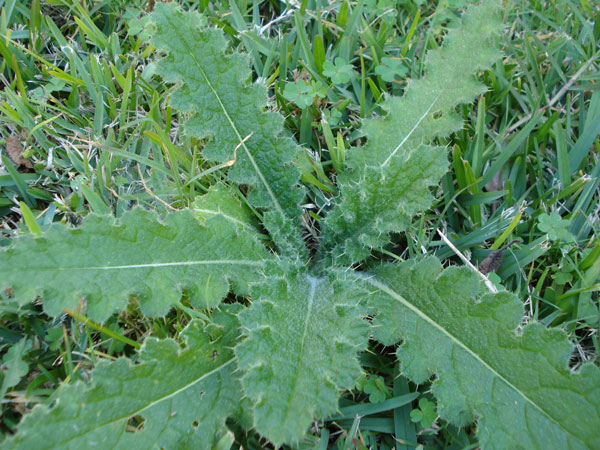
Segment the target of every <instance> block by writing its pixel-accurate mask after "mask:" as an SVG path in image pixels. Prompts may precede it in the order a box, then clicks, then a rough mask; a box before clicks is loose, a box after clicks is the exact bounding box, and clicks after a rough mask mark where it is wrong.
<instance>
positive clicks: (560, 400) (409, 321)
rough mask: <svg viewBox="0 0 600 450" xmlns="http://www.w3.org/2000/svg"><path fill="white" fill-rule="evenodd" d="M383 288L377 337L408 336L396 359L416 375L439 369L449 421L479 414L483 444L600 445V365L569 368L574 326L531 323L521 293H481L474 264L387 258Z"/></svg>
mask: <svg viewBox="0 0 600 450" xmlns="http://www.w3.org/2000/svg"><path fill="white" fill-rule="evenodd" d="M371 275H372V278H369V279H368V283H369V284H371V285H372V286H373V287H375V288H376V289H377V291H376V292H375V293H374V295H373V297H372V299H371V303H370V305H371V306H372V307H373V308H374V310H375V312H376V317H375V319H374V321H373V327H374V328H373V333H374V337H375V338H376V339H377V340H379V341H380V342H382V343H383V344H384V345H394V344H396V343H397V342H399V341H402V345H401V346H400V347H399V348H398V352H397V354H398V359H399V361H400V362H401V365H402V371H403V373H404V374H405V375H407V376H408V377H409V378H410V379H412V380H413V381H414V382H415V383H423V382H425V381H427V380H428V379H429V377H431V376H432V375H435V377H436V380H435V381H434V383H433V388H432V390H433V393H434V394H435V395H436V397H437V398H438V412H439V413H440V415H441V417H442V418H443V419H446V420H449V421H450V422H452V423H455V424H456V425H459V426H464V425H466V424H468V423H470V422H472V421H473V420H477V422H478V424H477V431H478V437H479V440H480V443H481V445H482V447H483V448H540V449H545V448H565V449H577V448H581V449H583V448H598V447H600V435H598V433H597V430H598V429H600V371H599V370H598V368H597V367H596V366H594V365H593V364H592V363H586V364H584V365H583V366H582V367H580V368H579V370H577V371H573V370H571V369H570V368H569V357H570V356H571V352H572V350H573V346H572V344H571V343H570V342H569V341H568V339H567V337H566V334H565V333H564V332H563V331H562V330H559V329H547V328H545V327H544V326H543V325H541V324H540V323H535V322H533V323H529V324H527V325H525V326H524V327H523V328H522V329H521V330H519V331H516V330H517V327H518V326H519V324H520V322H521V320H522V316H523V304H522V302H520V301H519V300H518V299H517V298H516V297H515V296H514V295H513V294H509V293H507V292H501V293H498V294H489V293H485V294H481V293H480V288H481V284H480V281H479V279H478V278H477V276H476V275H475V274H473V273H472V272H470V271H469V270H468V269H466V268H457V267H451V268H448V269H446V270H442V266H441V264H440V263H439V261H438V260H437V259H435V258H428V259H425V260H422V261H420V262H416V263H415V262H405V263H402V264H385V265H382V266H381V267H379V268H377V269H376V270H374V271H373V272H372V274H371Z"/></svg>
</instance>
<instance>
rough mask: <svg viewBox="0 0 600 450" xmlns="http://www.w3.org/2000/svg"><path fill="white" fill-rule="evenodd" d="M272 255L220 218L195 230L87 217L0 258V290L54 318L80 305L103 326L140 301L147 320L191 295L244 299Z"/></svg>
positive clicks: (178, 221) (208, 303) (181, 215)
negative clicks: (232, 294)
mask: <svg viewBox="0 0 600 450" xmlns="http://www.w3.org/2000/svg"><path fill="white" fill-rule="evenodd" d="M269 258H270V255H269V253H268V252H267V251H266V250H265V248H264V247H263V246H262V245H261V244H260V243H259V242H258V241H257V240H256V238H255V237H254V234H253V233H250V232H247V231H244V230H241V229H239V227H237V226H235V224H232V223H231V222H229V221H227V220H226V219H224V218H223V217H221V216H216V217H214V218H212V219H209V220H207V221H206V224H205V225H201V224H200V223H199V221H198V220H197V219H196V218H195V217H194V214H193V212H191V211H189V210H186V211H176V212H172V213H170V214H167V215H166V216H165V217H164V219H163V220H162V221H160V220H159V217H158V215H157V214H155V213H152V212H149V211H145V210H143V209H140V208H138V209H134V210H132V211H129V212H127V213H125V214H124V215H123V217H122V218H121V219H120V220H118V221H115V219H114V218H111V217H108V216H97V215H94V214H90V215H89V216H87V217H86V218H85V219H84V220H83V222H82V224H81V226H80V227H79V228H71V229H69V228H67V227H64V226H62V225H59V224H56V225H53V226H52V227H51V228H50V229H49V230H48V231H47V232H46V233H45V234H44V235H43V236H42V237H40V238H34V237H31V236H24V237H20V238H17V239H15V240H14V243H13V245H12V246H11V247H9V248H8V249H6V250H3V251H0V289H2V291H5V292H6V289H8V290H9V291H12V293H13V295H14V297H15V298H16V300H17V301H18V302H19V303H20V304H24V303H28V302H31V301H33V300H35V299H36V298H37V297H38V296H40V297H41V298H42V300H43V305H44V310H45V311H46V312H47V313H48V314H50V315H52V316H58V315H60V314H62V313H63V309H64V308H71V309H76V308H78V307H79V306H80V305H79V304H80V301H81V300H82V299H83V300H84V301H85V303H86V304H87V311H88V315H89V316H90V318H92V319H95V320H104V319H106V318H107V317H108V316H109V315H110V314H112V313H113V312H115V311H121V310H123V309H124V308H125V306H126V305H127V301H128V299H129V297H130V296H132V295H135V296H138V297H139V298H140V302H141V308H142V311H143V312H144V313H145V314H148V315H150V316H159V315H163V314H165V313H166V312H167V311H168V310H169V308H171V307H172V306H173V305H174V304H176V303H177V302H178V301H179V300H180V298H181V292H182V290H183V289H186V290H188V291H189V294H190V299H191V301H192V304H193V305H194V306H196V307H199V308H213V307H215V306H217V305H218V304H219V303H220V301H221V299H222V298H223V297H224V296H225V295H226V294H227V292H228V291H229V282H228V281H227V280H228V279H230V280H232V281H233V282H234V289H235V290H236V291H237V292H239V293H241V294H244V293H246V292H247V290H246V288H245V286H247V283H248V282H249V281H252V280H254V279H255V278H256V276H257V274H258V273H259V271H260V270H261V269H262V267H263V265H264V260H266V259H269Z"/></svg>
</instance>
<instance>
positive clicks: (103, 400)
mask: <svg viewBox="0 0 600 450" xmlns="http://www.w3.org/2000/svg"><path fill="white" fill-rule="evenodd" d="M238 307H239V305H236V306H235V307H234V308H233V310H231V309H229V308H228V312H222V313H217V314H215V316H214V323H212V324H209V325H207V326H206V327H203V326H202V324H201V322H200V321H198V320H194V321H192V322H190V323H189V325H188V326H187V327H186V328H185V330H184V331H183V332H182V333H181V338H182V341H183V343H184V344H185V348H181V347H180V346H179V345H178V344H177V342H175V341H174V340H172V339H165V340H158V339H156V338H148V339H146V341H145V342H144V345H143V347H142V349H141V351H140V362H139V363H138V364H133V363H132V362H131V360H129V359H127V358H120V359H118V360H116V361H114V362H106V361H102V362H100V363H99V364H98V366H97V367H96V368H95V369H94V370H93V371H92V372H91V377H90V382H89V383H83V382H76V383H74V384H72V385H63V386H62V387H61V388H60V389H59V390H58V391H57V396H56V401H55V402H54V404H53V406H51V407H47V406H38V407H36V408H35V409H34V410H33V411H32V413H31V414H29V415H27V416H26V417H25V419H23V421H22V422H21V424H20V425H19V428H18V432H17V433H16V434H15V435H14V436H13V437H11V438H9V439H8V440H7V441H5V442H4V443H3V445H2V448H18V449H31V448H35V449H46V448H65V449H67V448H68V449H81V448H102V449H104V448H129V449H132V448H155V447H160V448H198V449H211V448H213V444H214V443H215V442H216V440H217V438H218V435H220V434H223V432H224V431H225V420H226V419H227V417H229V416H231V415H233V414H234V413H236V411H237V408H238V405H239V402H238V400H239V397H240V394H241V391H240V385H239V381H238V380H237V378H236V376H235V375H234V372H235V370H236V364H235V359H234V355H233V351H232V347H233V346H234V345H235V342H236V340H237V337H238V334H237V331H236V330H237V326H236V318H235V315H234V313H235V312H236V311H237V309H239V308H238ZM133 418H136V419H138V420H139V419H140V418H143V420H144V423H143V427H142V429H141V430H138V431H136V432H133V431H132V430H129V429H128V428H127V427H128V421H129V420H130V419H133Z"/></svg>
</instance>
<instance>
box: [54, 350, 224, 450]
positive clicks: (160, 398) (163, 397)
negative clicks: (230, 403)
mask: <svg viewBox="0 0 600 450" xmlns="http://www.w3.org/2000/svg"><path fill="white" fill-rule="evenodd" d="M234 362H235V357H232V358H231V359H229V360H228V361H226V362H225V363H223V364H221V365H220V366H218V367H215V368H214V369H213V370H211V371H209V372H206V373H204V374H202V375H201V376H200V377H198V378H196V379H194V380H192V381H191V382H189V383H188V384H186V385H184V386H182V387H181V388H179V389H176V390H175V391H173V392H171V393H170V394H167V395H164V396H162V397H159V398H158V399H156V400H154V401H152V402H150V403H148V404H147V405H146V406H144V407H143V408H139V409H138V410H136V411H133V412H131V413H128V414H126V415H123V416H121V417H118V418H116V419H113V420H111V421H109V422H104V423H102V424H100V425H98V426H96V427H94V428H92V429H87V430H85V431H83V432H81V433H78V434H76V435H74V436H72V437H70V438H69V439H66V440H64V441H61V446H63V445H64V444H66V443H68V442H71V441H73V440H74V439H77V438H79V437H81V436H85V435H86V434H88V433H91V432H93V431H96V430H98V429H100V428H103V427H106V426H110V425H113V424H115V423H117V422H120V421H122V420H126V419H129V418H130V417H134V416H137V415H139V414H141V413H143V412H144V411H146V410H148V409H150V408H152V407H153V406H155V405H157V404H159V403H161V402H163V401H166V400H169V399H171V398H173V397H175V396H176V395H178V394H180V393H182V392H184V391H186V390H188V389H190V388H191V387H193V386H195V385H196V384H198V383H200V382H201V381H204V380H205V379H206V378H208V377H210V376H212V375H214V374H216V373H218V372H220V371H221V370H223V369H224V368H225V367H227V366H229V365H230V364H232V363H234Z"/></svg>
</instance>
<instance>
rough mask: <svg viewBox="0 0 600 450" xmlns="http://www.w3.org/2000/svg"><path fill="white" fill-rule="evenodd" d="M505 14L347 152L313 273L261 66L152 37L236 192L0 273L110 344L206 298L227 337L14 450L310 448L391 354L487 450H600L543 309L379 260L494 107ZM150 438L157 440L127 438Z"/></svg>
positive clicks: (77, 234)
mask: <svg viewBox="0 0 600 450" xmlns="http://www.w3.org/2000/svg"><path fill="white" fill-rule="evenodd" d="M500 7H501V4H500V2H499V1H497V0H484V1H483V2H482V3H481V4H478V5H474V6H471V7H470V8H469V9H468V11H467V12H465V14H464V15H463V17H462V20H461V24H460V26H459V27H458V28H456V29H454V30H452V31H450V32H448V34H447V36H446V37H445V40H444V42H443V45H442V46H441V47H440V48H439V49H436V50H433V51H430V52H429V53H428V54H427V55H426V62H425V65H424V75H423V77H422V78H420V79H416V80H411V81H409V82H408V84H407V86H406V89H405V91H404V94H403V95H402V96H401V97H389V98H387V99H386V100H385V102H384V104H383V108H384V110H385V111H386V114H385V115H384V116H383V117H376V118H372V119H369V120H366V121H365V123H364V124H363V131H364V136H365V137H366V144H365V145H364V146H362V147H355V148H351V149H349V150H348V159H347V161H346V166H345V167H344V168H343V170H341V171H340V173H338V174H337V183H338V187H339V195H337V196H336V197H335V198H333V199H332V204H333V206H332V207H331V208H330V209H329V210H328V211H326V212H325V213H324V214H326V217H325V218H324V219H323V220H322V221H321V222H320V229H321V235H320V238H319V248H318V250H317V251H316V253H314V254H311V253H310V252H309V251H308V250H307V247H306V245H305V243H304V241H303V239H302V234H301V225H302V222H301V219H302V208H301V206H300V205H301V203H302V200H303V198H304V196H305V191H304V189H303V188H302V186H301V182H300V172H299V171H298V169H297V168H296V167H295V165H294V161H295V160H296V159H297V157H298V156H299V154H300V152H301V151H302V150H301V148H300V147H299V146H298V145H297V144H296V143H295V142H294V141H293V139H292V138H290V137H286V136H285V135H284V130H283V118H282V116H281V115H280V114H278V113H276V112H267V111H266V107H267V88H266V87H265V86H264V85H263V84H261V83H260V82H251V81H250V77H251V74H250V70H249V63H248V57H247V56H246V55H244V54H242V53H238V52H234V53H228V52H227V51H226V40H225V38H224V36H223V33H222V31H220V30H217V29H214V28H211V27H209V26H207V25H206V23H205V20H204V19H203V17H202V16H201V15H199V14H198V13H195V12H183V11H182V10H180V9H179V8H178V7H177V6H175V5H174V4H173V3H167V4H157V5H156V10H155V12H154V13H152V14H150V15H148V16H147V17H146V18H145V19H143V24H142V25H143V31H142V35H143V36H144V37H145V38H146V39H147V40H148V41H149V43H150V44H152V45H153V46H154V47H155V48H156V52H157V55H158V60H157V63H156V73H157V74H158V75H160V77H162V79H163V80H164V81H165V82H166V83H169V84H171V85H172V86H173V92H172V95H171V105H172V106H173V107H174V108H175V109H176V110H177V111H178V112H179V114H180V118H181V120H182V121H183V122H184V124H183V127H184V132H185V134H186V135H188V136H190V137H194V138H198V139H203V140H205V141H206V142H207V143H206V145H205V147H204V149H203V152H204V153H203V154H204V157H205V158H206V159H207V160H210V161H214V163H216V164H223V163H226V162H228V161H233V163H232V164H231V165H230V167H229V168H228V172H227V184H218V185H216V186H213V187H212V188H211V189H210V190H209V192H208V193H207V194H205V195H203V196H200V197H198V198H197V199H196V201H195V203H194V205H193V207H192V208H189V209H184V210H179V211H173V212H170V213H168V214H166V215H163V216H159V215H158V214H157V213H155V212H151V211H148V210H145V209H142V208H141V207H136V208H134V209H133V210H131V211H129V212H127V213H125V214H124V215H123V216H122V217H121V218H119V219H115V218H113V217H110V216H105V215H96V214H90V215H88V216H87V217H86V218H85V219H84V220H83V222H82V224H81V225H80V226H79V227H76V228H71V227H67V226H64V225H61V224H55V225H53V226H51V227H50V229H49V230H48V231H47V232H45V233H44V234H43V235H41V236H31V235H26V236H21V237H18V238H15V239H14V242H13V243H12V244H11V245H10V247H8V248H7V249H5V250H2V251H1V252H0V267H1V269H0V273H1V276H0V288H1V289H2V291H3V292H4V294H3V295H4V296H7V297H11V300H12V301H14V302H17V303H18V304H20V305H23V304H26V303H29V302H32V301H34V300H36V299H41V302H42V304H43V308H44V311H45V312H46V313H47V314H48V315H50V316H53V317H58V316H60V315H61V314H62V313H63V311H64V310H65V308H69V309H79V310H83V311H85V313H86V315H87V316H88V317H89V318H91V319H93V320H96V321H99V322H102V321H105V320H107V319H108V318H109V317H110V316H111V315H113V314H115V313H119V312H121V311H123V310H124V309H125V308H126V306H127V304H128V302H129V301H130V299H131V298H132V297H135V298H137V299H138V300H139V304H140V307H141V311H142V312H143V313H144V314H146V315H148V316H150V317H162V316H164V315H165V314H167V313H168V312H169V311H170V310H171V309H172V308H177V307H180V306H181V298H182V295H185V296H186V298H189V301H190V302H191V305H192V306H193V307H194V308H197V309H200V310H203V311H205V312H206V313H207V315H206V319H194V320H192V321H191V322H189V324H188V325H187V327H186V328H185V330H184V331H183V332H182V333H181V339H180V341H181V342H176V341H175V340H173V339H156V338H154V337H150V338H147V339H146V341H145V342H144V344H143V346H142V348H141V350H140V351H139V355H138V357H137V359H136V360H135V361H133V360H130V359H128V358H125V357H122V358H119V359H118V360H116V361H114V362H106V361H102V362H100V363H98V365H97V366H96V367H95V368H94V369H93V370H92V371H91V375H90V380H89V382H82V381H77V382H75V383H72V384H65V385H64V386H62V387H61V388H60V389H59V390H58V392H57V394H56V396H55V398H54V401H53V402H52V404H50V405H45V406H38V407H36V408H34V409H33V411H32V412H31V413H30V414H28V415H26V416H25V418H24V419H23V421H22V422H21V424H20V425H19V428H18V431H17V433H16V434H15V435H14V436H12V437H10V438H8V439H7V440H6V441H5V442H4V446H5V447H6V448H51V447H55V446H60V447H61V448H89V447H92V446H95V447H97V448H125V447H129V448H150V447H160V448H207V449H208V448H212V447H213V446H214V445H215V443H216V442H217V441H218V440H219V439H220V438H221V437H222V436H223V435H224V433H226V431H227V424H226V421H228V420H233V421H236V422H238V423H239V424H241V426H243V427H246V428H254V429H255V430H256V431H257V432H258V433H259V434H260V435H261V436H263V437H264V438H266V439H268V440H269V441H270V442H271V443H272V444H273V445H275V446H280V445H283V444H287V445H290V446H295V445H298V444H299V443H300V442H301V441H302V439H303V438H304V436H305V435H306V433H307V432H308V430H309V428H310V425H311V423H312V422H313V421H314V420H315V419H318V418H325V417H327V416H329V415H331V414H333V413H335V412H336V411H337V410H338V400H339V398H340V396H341V393H342V392H343V391H345V390H351V389H353V387H354V386H355V384H356V382H357V380H358V379H359V378H360V377H361V374H362V373H363V369H362V367H361V364H360V362H359V359H358V357H357V356H358V354H359V352H361V351H364V350H366V349H367V344H368V341H369V339H373V340H375V341H378V342H380V343H382V344H384V345H386V346H395V345H397V344H399V345H398V347H397V357H398V360H399V362H400V365H401V371H402V374H403V375H405V376H406V377H408V378H409V379H410V380H412V381H414V382H415V383H423V382H426V381H428V380H430V379H433V380H434V381H433V383H432V393H433V395H434V396H435V397H436V398H437V407H438V410H437V412H438V414H439V415H440V416H441V418H442V419H444V420H447V421H449V422H450V423H453V424H455V425H457V426H466V425H467V424H469V423H472V422H474V421H476V422H477V436H478V439H479V442H480V444H481V446H482V447H483V448H544V449H546V448H573V449H575V448H598V447H600V435H598V433H597V431H596V430H598V427H599V425H600V420H599V417H600V374H599V371H598V368H597V367H596V366H594V365H593V364H591V363H587V364H583V365H581V367H579V368H578V369H577V370H575V371H574V370H571V369H570V368H569V364H568V362H569V357H570V354H571V352H572V344H571V343H570V342H569V340H568V339H567V336H566V334H565V333H564V332H563V331H562V330H559V329H548V328H546V327H545V326H543V325H542V324H540V323H536V322H530V323H528V324H526V325H524V326H521V322H522V318H523V304H522V302H521V301H520V300H519V299H518V298H516V296H514V295H513V294H511V293H509V292H506V291H501V292H498V293H490V292H488V291H487V290H486V288H485V286H484V285H483V284H482V283H481V280H480V278H479V277H478V276H477V275H476V274H474V273H473V272H471V271H470V270H469V269H467V268H464V267H449V268H446V269H444V268H443V267H442V264H441V263H440V261H438V260H437V259H436V258H434V257H425V258H420V259H417V260H408V261H405V262H401V263H399V262H377V261H376V260H375V258H374V257H373V251H376V250H379V249H382V248H384V247H385V246H386V245H387V244H389V243H390V242H391V236H390V234H391V233H402V232H404V231H406V230H407V228H408V226H409V225H410V223H411V220H412V219H413V217H414V216H415V215H417V214H419V213H421V212H423V211H425V210H426V209H427V208H429V207H430V206H431V203H432V201H433V195H432V192H431V189H432V188H433V187H435V186H437V184H438V182H439V179H440V177H441V176H442V175H443V174H444V173H445V171H446V170H447V164H448V163H447V155H446V152H447V149H446V148H445V147H444V146H440V145H436V144H435V142H436V139H438V138H441V137H447V136H449V135H450V134H451V133H453V132H455V131H457V130H459V129H460V128H461V126H462V120H461V117H460V116H459V115H458V114H457V112H456V108H457V106H458V105H461V104H468V103H471V102H472V101H473V100H474V99H475V98H476V97H477V96H479V95H481V94H482V93H483V92H484V91H485V86H484V85H483V84H482V83H481V82H480V81H479V80H478V76H479V75H480V73H481V72H482V71H484V70H486V69H488V68H490V67H491V65H492V64H493V63H494V62H495V61H496V60H497V59H498V58H499V51H498V50H497V48H496V45H495V41H496V40H497V37H498V35H499V33H500V32H501V30H502V23H501V20H500V17H499V9H500ZM236 185H243V186H244V187H245V192H246V191H247V204H245V203H242V202H240V201H239V199H238V197H237V196H236V195H234V194H233V192H234V191H233V190H234V189H237V188H236ZM248 205H250V206H251V207H252V208H254V209H255V210H257V211H260V213H261V217H262V221H261V223H255V222H254V221H253V219H252V216H251V214H250V213H249V209H248ZM265 231H266V233H268V239H267V240H265V239H264V237H263V234H262V233H265ZM365 262H368V263H369V264H361V263H365ZM366 268H368V269H366ZM226 297H227V301H226V302H224V301H223V300H224V299H225V298H226ZM233 299H235V300H233ZM240 399H241V401H240ZM135 417H141V418H142V419H143V420H144V421H145V422H144V427H143V429H141V430H139V431H137V432H135V433H130V432H126V427H127V423H128V421H129V420H130V419H132V418H135ZM57 429H60V433H57V432H56V430H57Z"/></svg>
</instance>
